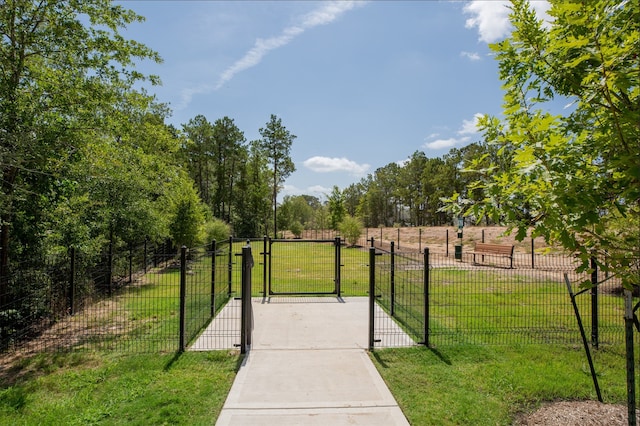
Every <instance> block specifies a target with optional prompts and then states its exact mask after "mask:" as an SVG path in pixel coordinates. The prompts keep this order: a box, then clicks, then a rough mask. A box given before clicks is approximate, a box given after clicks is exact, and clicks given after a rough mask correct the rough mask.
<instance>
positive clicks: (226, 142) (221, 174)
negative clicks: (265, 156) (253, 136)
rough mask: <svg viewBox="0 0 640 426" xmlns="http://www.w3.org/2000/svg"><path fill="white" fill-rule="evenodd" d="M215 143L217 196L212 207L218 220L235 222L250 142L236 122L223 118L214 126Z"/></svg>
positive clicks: (214, 197) (215, 195)
mask: <svg viewBox="0 0 640 426" xmlns="http://www.w3.org/2000/svg"><path fill="white" fill-rule="evenodd" d="M213 142H214V144H213V152H212V155H213V160H214V170H215V193H214V196H213V203H212V206H211V207H212V209H213V214H214V215H215V216H216V217H219V218H222V219H225V220H231V216H232V209H233V204H234V199H235V195H236V194H235V189H236V184H237V181H238V180H239V173H240V167H241V164H242V163H241V162H242V159H243V158H245V157H246V147H245V142H246V139H245V137H244V133H243V132H242V131H241V130H240V129H239V128H238V126H236V124H235V123H234V122H233V119H231V118H229V117H223V118H221V119H218V120H216V121H215V123H214V124H213Z"/></svg>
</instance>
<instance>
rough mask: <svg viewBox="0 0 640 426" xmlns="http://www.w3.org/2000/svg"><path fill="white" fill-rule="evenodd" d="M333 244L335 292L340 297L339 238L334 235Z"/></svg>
mask: <svg viewBox="0 0 640 426" xmlns="http://www.w3.org/2000/svg"><path fill="white" fill-rule="evenodd" d="M335 245H336V262H335V263H336V266H335V269H336V272H335V292H336V294H337V295H338V297H340V290H341V289H340V278H341V277H340V267H341V266H342V265H341V263H342V257H341V253H340V250H341V240H340V237H339V236H338V237H336V239H335Z"/></svg>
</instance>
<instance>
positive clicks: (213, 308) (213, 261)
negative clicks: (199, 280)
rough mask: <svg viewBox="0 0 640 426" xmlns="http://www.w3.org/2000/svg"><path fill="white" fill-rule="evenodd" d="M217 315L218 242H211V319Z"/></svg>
mask: <svg viewBox="0 0 640 426" xmlns="http://www.w3.org/2000/svg"><path fill="white" fill-rule="evenodd" d="M215 314H216V240H213V241H211V317H213V316H214V315H215Z"/></svg>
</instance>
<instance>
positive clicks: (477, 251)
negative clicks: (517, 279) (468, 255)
mask: <svg viewBox="0 0 640 426" xmlns="http://www.w3.org/2000/svg"><path fill="white" fill-rule="evenodd" d="M472 254H473V263H474V264H475V263H476V255H480V256H482V261H483V262H484V256H493V257H505V258H508V259H509V268H513V245H505V244H487V243H476V246H475V248H474V249H473V253H472Z"/></svg>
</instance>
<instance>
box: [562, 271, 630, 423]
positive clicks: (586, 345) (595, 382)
mask: <svg viewBox="0 0 640 426" xmlns="http://www.w3.org/2000/svg"><path fill="white" fill-rule="evenodd" d="M564 282H565V284H566V285H567V290H568V291H569V296H571V304H572V305H573V311H574V313H575V315H576V319H577V320H578V327H579V328H580V336H581V337H582V345H583V346H584V351H585V352H586V353H587V360H588V361H589V369H590V370H591V379H592V380H593V385H594V386H595V388H596V394H597V395H598V401H600V402H603V401H602V394H601V393H600V385H599V384H598V376H597V375H596V369H595V367H594V366H593V359H591V350H589V343H588V342H587V335H586V334H585V332H584V326H583V325H582V318H581V317H580V311H579V310H578V304H577V303H576V296H577V295H578V294H580V293H581V292H579V293H577V294H573V290H572V289H571V283H570V282H569V276H568V275H567V273H566V272H565V273H564ZM634 424H635V422H634Z"/></svg>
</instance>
